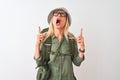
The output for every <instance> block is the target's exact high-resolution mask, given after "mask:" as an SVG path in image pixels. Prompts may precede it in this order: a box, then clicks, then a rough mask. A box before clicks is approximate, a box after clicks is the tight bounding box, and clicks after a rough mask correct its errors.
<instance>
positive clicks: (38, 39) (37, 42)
mask: <svg viewBox="0 0 120 80" xmlns="http://www.w3.org/2000/svg"><path fill="white" fill-rule="evenodd" d="M44 38H45V36H44V34H43V33H41V29H40V26H39V27H38V33H37V41H36V45H38V46H39V45H40V44H41V42H42V41H43V40H44Z"/></svg>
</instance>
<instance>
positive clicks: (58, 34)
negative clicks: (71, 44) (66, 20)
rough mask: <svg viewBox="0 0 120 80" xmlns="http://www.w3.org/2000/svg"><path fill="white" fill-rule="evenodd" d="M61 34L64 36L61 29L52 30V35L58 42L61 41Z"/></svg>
mask: <svg viewBox="0 0 120 80" xmlns="http://www.w3.org/2000/svg"><path fill="white" fill-rule="evenodd" d="M63 34H64V30H63V29H54V35H55V36H56V37H57V39H58V41H59V42H60V41H61V38H62V36H63Z"/></svg>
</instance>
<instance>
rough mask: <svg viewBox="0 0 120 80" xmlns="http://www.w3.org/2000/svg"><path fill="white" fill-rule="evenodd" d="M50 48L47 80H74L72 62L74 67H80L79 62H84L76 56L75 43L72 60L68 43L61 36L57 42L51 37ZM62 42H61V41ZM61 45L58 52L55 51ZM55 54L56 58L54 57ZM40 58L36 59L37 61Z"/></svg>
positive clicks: (76, 48)
mask: <svg viewBox="0 0 120 80" xmlns="http://www.w3.org/2000/svg"><path fill="white" fill-rule="evenodd" d="M51 38H52V47H51V53H50V61H49V62H48V65H49V67H50V70H51V76H50V79H49V80H76V79H75V76H74V72H73V65H72V62H73V63H74V64H75V65H76V66H80V64H81V62H82V61H83V60H84V59H82V58H80V57H79V56H78V47H77V43H76V44H75V52H74V53H73V54H74V58H73V59H71V55H70V47H69V42H68V41H67V40H66V38H65V37H64V36H63V37H62V39H61V41H60V42H59V41H58V39H57V38H56V36H54V35H52V37H51ZM62 40H63V41H62ZM60 44H61V47H60V48H59V52H58V53H55V52H56V49H57V48H58V46H59V45H60ZM56 54H57V56H56ZM39 60H40V58H38V60H36V61H39Z"/></svg>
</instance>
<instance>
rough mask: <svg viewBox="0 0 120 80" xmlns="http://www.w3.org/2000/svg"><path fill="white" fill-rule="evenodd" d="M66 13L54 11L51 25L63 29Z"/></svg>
mask: <svg viewBox="0 0 120 80" xmlns="http://www.w3.org/2000/svg"><path fill="white" fill-rule="evenodd" d="M66 17H67V14H66V13H65V12H64V11H61V10H59V11H55V12H54V13H53V26H54V28H57V29H64V27H65V24H66V19H67V18H66Z"/></svg>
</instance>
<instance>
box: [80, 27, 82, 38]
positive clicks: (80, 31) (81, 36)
mask: <svg viewBox="0 0 120 80" xmlns="http://www.w3.org/2000/svg"><path fill="white" fill-rule="evenodd" d="M82 32H83V28H81V29H80V37H82Z"/></svg>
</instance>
